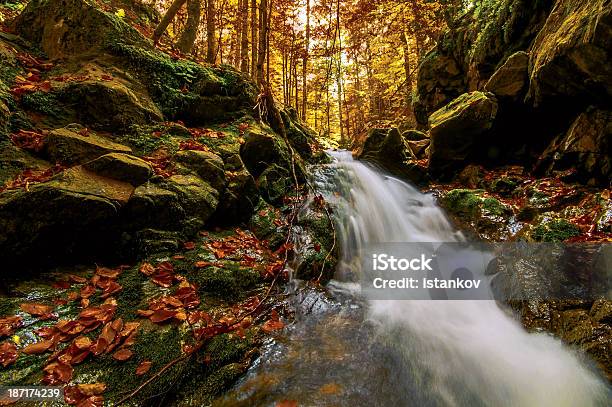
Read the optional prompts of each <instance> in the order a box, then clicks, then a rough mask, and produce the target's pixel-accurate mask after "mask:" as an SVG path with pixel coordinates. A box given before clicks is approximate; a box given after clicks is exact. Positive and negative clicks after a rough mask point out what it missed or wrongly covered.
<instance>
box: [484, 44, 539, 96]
mask: <svg viewBox="0 0 612 407" xmlns="http://www.w3.org/2000/svg"><path fill="white" fill-rule="evenodd" d="M528 87H529V54H527V53H526V52H524V51H519V52H517V53H515V54H512V55H511V56H510V57H508V59H507V60H506V62H504V64H503V65H502V66H501V67H500V68H499V69H498V70H497V71H495V73H494V74H493V76H492V77H491V78H490V79H489V81H488V82H487V84H486V85H485V87H484V89H485V91H487V92H491V93H494V94H495V96H497V97H502V98H509V99H511V100H513V101H517V102H518V101H520V100H521V99H522V98H523V97H524V96H525V93H526V92H527V89H528Z"/></svg>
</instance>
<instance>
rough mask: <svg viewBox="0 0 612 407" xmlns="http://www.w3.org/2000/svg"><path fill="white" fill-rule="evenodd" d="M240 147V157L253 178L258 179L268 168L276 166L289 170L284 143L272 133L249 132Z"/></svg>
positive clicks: (289, 161)
mask: <svg viewBox="0 0 612 407" xmlns="http://www.w3.org/2000/svg"><path fill="white" fill-rule="evenodd" d="M244 140H245V141H244V144H243V145H242V146H241V147H240V157H241V158H242V161H243V162H244V165H245V166H246V168H247V169H248V170H249V172H250V173H251V174H252V175H253V176H254V177H256V178H257V177H259V176H260V175H261V174H262V173H263V172H264V171H265V170H266V169H267V168H268V167H269V166H271V165H274V164H277V165H279V166H282V167H285V168H289V167H290V165H291V160H290V157H289V151H288V150H287V146H286V145H285V143H284V141H283V140H282V139H281V138H280V137H278V136H276V135H275V134H272V133H265V132H260V131H249V132H248V133H247V134H245V137H244Z"/></svg>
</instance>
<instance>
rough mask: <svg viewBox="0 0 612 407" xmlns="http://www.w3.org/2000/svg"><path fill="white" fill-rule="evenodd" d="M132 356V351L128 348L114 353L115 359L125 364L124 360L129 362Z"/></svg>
mask: <svg viewBox="0 0 612 407" xmlns="http://www.w3.org/2000/svg"><path fill="white" fill-rule="evenodd" d="M132 355H133V353H132V351H131V350H129V349H127V348H122V349H119V350H118V351H117V352H115V353H113V359H115V360H119V361H122V362H123V361H124V360H128V359H129V358H131V357H132Z"/></svg>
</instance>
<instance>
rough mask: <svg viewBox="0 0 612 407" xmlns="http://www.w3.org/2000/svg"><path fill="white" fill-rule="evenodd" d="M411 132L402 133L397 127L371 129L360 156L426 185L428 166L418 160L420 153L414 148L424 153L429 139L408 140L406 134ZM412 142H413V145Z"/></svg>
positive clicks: (391, 171)
mask: <svg viewBox="0 0 612 407" xmlns="http://www.w3.org/2000/svg"><path fill="white" fill-rule="evenodd" d="M419 133H420V132H419ZM410 134H412V133H410V132H405V133H404V135H401V134H400V132H399V130H398V129H395V128H393V129H371V130H370V131H369V133H368V136H367V137H366V139H365V142H364V144H363V150H362V152H361V153H360V154H359V157H358V158H359V159H360V160H366V161H370V162H373V163H374V164H376V165H378V166H380V167H382V168H384V169H385V170H387V171H389V172H390V173H392V174H393V175H395V176H397V177H400V178H404V179H407V180H409V181H411V182H413V183H415V184H417V185H425V184H427V182H428V181H429V177H428V176H427V168H425V167H423V166H421V165H419V164H418V163H417V162H416V160H417V158H418V157H417V155H418V154H416V153H415V152H414V151H413V148H415V150H417V151H418V153H419V154H423V153H424V149H425V148H426V145H425V144H427V145H428V144H429V141H428V140H422V141H421V142H411V141H408V140H406V138H405V137H404V136H405V135H410ZM421 134H422V133H421ZM411 143H413V145H412V146H411ZM414 143H417V144H418V143H420V144H421V147H419V148H417V147H416V145H414Z"/></svg>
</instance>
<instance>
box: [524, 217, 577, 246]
mask: <svg viewBox="0 0 612 407" xmlns="http://www.w3.org/2000/svg"><path fill="white" fill-rule="evenodd" d="M580 234H581V232H580V228H578V226H576V225H574V224H572V223H570V222H568V221H567V220H565V219H554V218H550V217H547V216H543V217H542V219H541V220H540V221H539V222H535V226H534V227H533V228H532V230H531V234H530V236H531V238H532V239H533V240H535V241H537V242H552V243H558V242H564V241H566V240H568V239H570V238H572V237H576V236H579V235H580Z"/></svg>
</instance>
